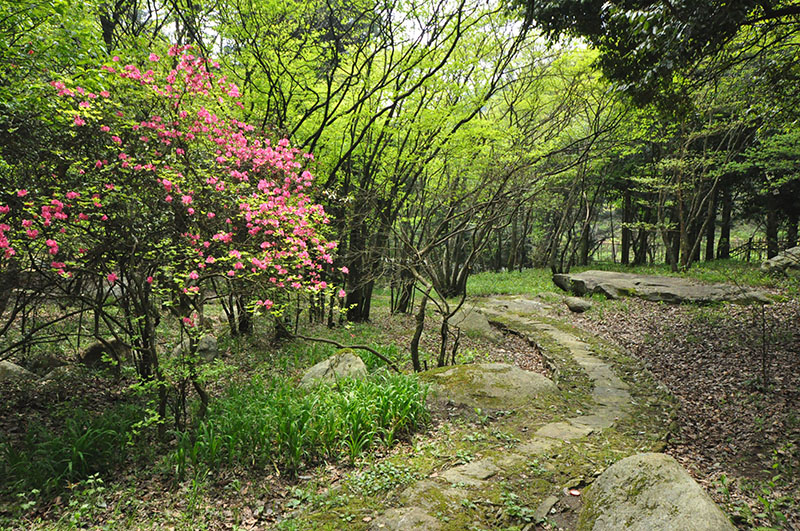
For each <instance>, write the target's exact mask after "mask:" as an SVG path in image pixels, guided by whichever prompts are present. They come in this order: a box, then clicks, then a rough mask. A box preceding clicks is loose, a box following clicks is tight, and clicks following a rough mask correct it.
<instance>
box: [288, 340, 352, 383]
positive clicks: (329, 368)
mask: <svg viewBox="0 0 800 531" xmlns="http://www.w3.org/2000/svg"><path fill="white" fill-rule="evenodd" d="M366 374H367V366H366V365H365V364H364V362H363V361H362V360H361V358H359V357H358V356H357V355H356V353H355V351H353V349H350V348H345V349H341V350H338V351H336V353H335V354H334V355H333V356H331V357H330V358H328V359H326V360H324V361H321V362H319V363H317V364H316V365H314V366H313V367H311V368H310V369H308V370H307V371H306V373H305V374H304V375H303V378H302V379H301V380H300V386H301V387H311V386H313V385H316V384H319V383H323V382H335V381H336V380H338V379H339V378H360V377H362V376H365V375H366Z"/></svg>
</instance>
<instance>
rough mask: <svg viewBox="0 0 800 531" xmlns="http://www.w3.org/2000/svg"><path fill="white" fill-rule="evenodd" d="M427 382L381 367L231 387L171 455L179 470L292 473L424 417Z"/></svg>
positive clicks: (395, 433) (359, 450) (413, 426)
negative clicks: (325, 379) (337, 376)
mask: <svg viewBox="0 0 800 531" xmlns="http://www.w3.org/2000/svg"><path fill="white" fill-rule="evenodd" d="M427 393H428V389H427V387H426V386H424V385H422V384H420V383H419V381H418V380H417V379H416V377H413V376H406V375H395V374H386V373H381V374H377V375H372V376H369V377H367V378H364V379H362V380H352V379H341V380H339V381H337V382H336V383H335V384H333V385H320V386H318V387H314V388H311V389H303V388H299V387H297V385H296V384H295V383H294V382H293V381H291V380H288V379H285V378H273V379H269V380H266V379H257V380H254V381H252V382H249V383H247V384H243V385H236V386H233V387H231V388H230V389H229V390H228V392H227V394H226V395H225V396H224V397H222V398H220V399H219V400H217V401H216V402H215V403H214V404H213V406H212V408H211V409H210V410H209V412H208V417H207V418H206V420H205V421H204V422H203V423H202V424H201V425H200V426H199V428H198V430H197V431H196V432H195V433H194V434H188V433H187V434H184V435H181V436H180V437H179V444H178V448H177V449H176V450H175V451H173V452H172V453H171V454H170V456H169V463H170V464H171V465H172V466H173V467H174V470H175V472H176V474H177V475H178V477H179V478H182V477H183V476H184V475H185V473H186V471H187V468H188V467H193V468H194V469H195V471H196V470H202V469H219V468H221V467H224V466H245V467H254V466H255V467H270V468H272V467H275V466H277V467H279V468H281V469H283V470H286V471H288V472H289V473H292V474H293V473H296V472H297V471H298V470H299V469H301V468H304V467H306V466H309V465H312V464H314V463H316V462H319V461H321V460H323V459H340V458H342V457H349V458H350V459H356V458H357V457H359V456H360V455H362V454H363V453H364V452H365V451H367V450H369V449H370V448H372V447H374V446H376V445H383V446H387V447H389V446H392V445H393V444H394V443H395V442H396V441H397V440H398V438H401V437H404V436H407V435H409V434H411V433H412V432H414V431H416V430H419V429H420V428H422V427H423V426H424V425H426V424H427V422H428V420H429V418H430V417H429V413H428V410H427V409H426V405H425V401H426V397H427Z"/></svg>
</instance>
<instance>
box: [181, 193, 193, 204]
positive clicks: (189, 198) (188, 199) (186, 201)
mask: <svg viewBox="0 0 800 531" xmlns="http://www.w3.org/2000/svg"><path fill="white" fill-rule="evenodd" d="M191 202H192V196H190V195H182V196H181V203H183V204H184V205H188V204H189V203H191Z"/></svg>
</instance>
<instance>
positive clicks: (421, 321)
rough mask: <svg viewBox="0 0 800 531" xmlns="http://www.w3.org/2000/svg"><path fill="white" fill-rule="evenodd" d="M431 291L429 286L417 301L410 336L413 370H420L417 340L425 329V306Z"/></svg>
mask: <svg viewBox="0 0 800 531" xmlns="http://www.w3.org/2000/svg"><path fill="white" fill-rule="evenodd" d="M430 293H431V288H428V291H426V292H425V295H423V296H422V302H420V303H419V311H418V312H417V326H416V327H415V328H414V337H412V338H411V347H410V348H409V350H411V363H412V364H413V365H414V372H422V365H421V364H420V362H419V340H420V338H421V337H422V331H423V330H424V329H425V306H427V304H428V297H429V295H430Z"/></svg>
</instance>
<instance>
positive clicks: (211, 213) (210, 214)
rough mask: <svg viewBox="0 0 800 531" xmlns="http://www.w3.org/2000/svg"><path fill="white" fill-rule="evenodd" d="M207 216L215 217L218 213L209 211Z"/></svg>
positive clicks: (209, 217)
mask: <svg viewBox="0 0 800 531" xmlns="http://www.w3.org/2000/svg"><path fill="white" fill-rule="evenodd" d="M206 216H208V219H213V218H214V216H216V214H214V213H213V212H209V213H208V214H206Z"/></svg>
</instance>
